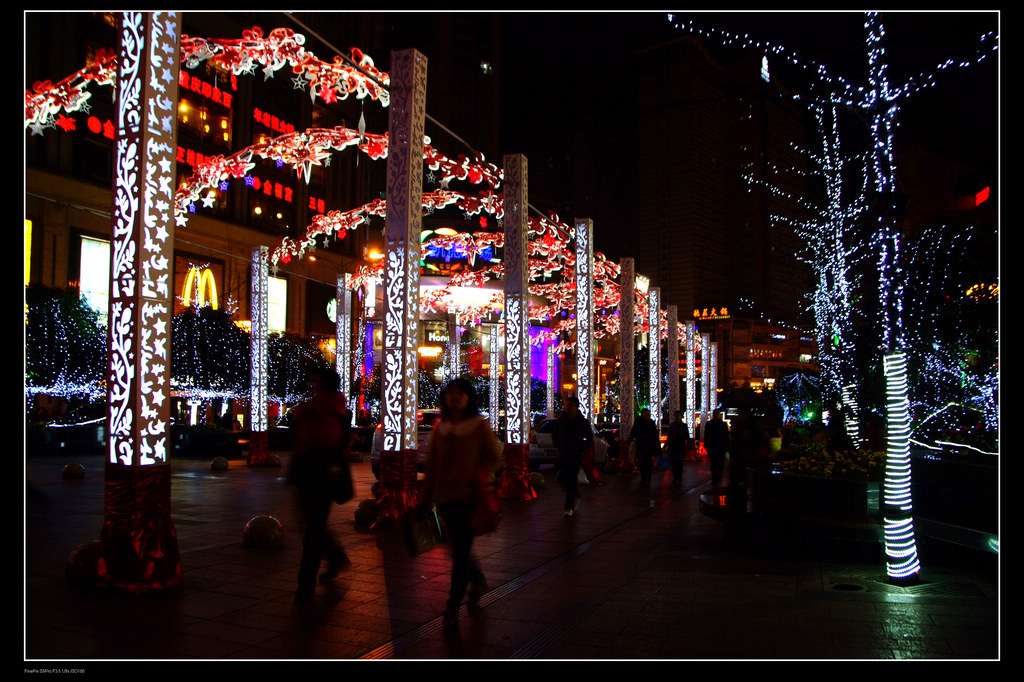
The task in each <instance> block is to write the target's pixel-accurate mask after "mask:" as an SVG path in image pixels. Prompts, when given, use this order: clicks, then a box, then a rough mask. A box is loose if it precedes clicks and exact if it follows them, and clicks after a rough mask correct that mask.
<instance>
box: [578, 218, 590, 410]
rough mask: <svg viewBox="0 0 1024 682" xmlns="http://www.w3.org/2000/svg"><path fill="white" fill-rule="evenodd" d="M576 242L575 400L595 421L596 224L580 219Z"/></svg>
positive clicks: (586, 219)
mask: <svg viewBox="0 0 1024 682" xmlns="http://www.w3.org/2000/svg"><path fill="white" fill-rule="evenodd" d="M574 238H575V242H576V397H577V398H579V401H580V413H581V414H582V415H583V416H584V417H585V418H586V420H587V421H588V422H591V423H593V421H594V224H593V222H592V221H591V220H589V219H588V218H577V219H576V227H575V230H574Z"/></svg>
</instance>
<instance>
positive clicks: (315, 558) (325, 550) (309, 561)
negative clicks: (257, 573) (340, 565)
mask: <svg viewBox="0 0 1024 682" xmlns="http://www.w3.org/2000/svg"><path fill="white" fill-rule="evenodd" d="M332 504H334V501H333V500H332V499H331V497H330V495H328V494H327V492H326V491H320V490H308V489H307V490H302V489H300V490H299V506H300V507H301V508H302V515H303V516H304V517H305V519H306V532H305V534H304V535H303V536H302V559H301V560H300V561H299V585H300V586H303V587H311V586H313V585H316V579H317V574H318V573H319V571H320V562H321V561H323V560H324V559H325V558H326V559H327V560H328V561H329V562H335V563H337V562H340V561H343V560H344V559H345V550H344V549H342V547H341V545H340V544H338V542H337V541H336V540H335V539H334V538H333V537H332V536H331V535H330V534H329V533H328V532H327V518H328V517H329V516H330V514H331V505H332Z"/></svg>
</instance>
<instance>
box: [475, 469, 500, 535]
mask: <svg viewBox="0 0 1024 682" xmlns="http://www.w3.org/2000/svg"><path fill="white" fill-rule="evenodd" d="M504 514H505V511H504V510H503V509H502V507H501V498H499V497H498V492H497V491H496V490H495V489H494V483H493V482H485V483H484V484H483V487H482V488H481V495H480V500H479V501H478V502H477V503H476V507H474V508H473V511H472V513H471V514H470V515H469V530H470V532H472V533H473V535H486V534H487V533H490V532H492V531H495V530H497V529H498V526H500V525H501V519H502V517H503V516H504Z"/></svg>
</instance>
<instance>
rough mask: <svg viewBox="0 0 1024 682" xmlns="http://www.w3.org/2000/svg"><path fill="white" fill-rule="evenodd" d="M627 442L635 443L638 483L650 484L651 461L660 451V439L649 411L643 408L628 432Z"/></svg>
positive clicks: (656, 426)
mask: <svg viewBox="0 0 1024 682" xmlns="http://www.w3.org/2000/svg"><path fill="white" fill-rule="evenodd" d="M629 442H631V443H632V442H635V443H636V465H637V468H638V469H639V470H640V482H641V483H650V482H651V460H652V459H654V458H655V457H657V456H658V453H659V452H660V451H661V437H660V434H659V433H658V425H657V424H655V423H654V420H653V419H651V411H650V409H648V408H646V407H645V408H644V409H643V410H641V411H640V416H639V417H638V418H637V420H636V423H634V424H633V429H632V430H631V431H630V432H629Z"/></svg>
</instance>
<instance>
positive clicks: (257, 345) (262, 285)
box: [248, 246, 270, 465]
mask: <svg viewBox="0 0 1024 682" xmlns="http://www.w3.org/2000/svg"><path fill="white" fill-rule="evenodd" d="M267 257H268V250H267V247H265V246H257V247H256V248H254V249H253V250H252V264H251V273H252V276H251V277H250V282H249V316H250V318H251V319H252V323H251V327H250V330H249V431H250V437H249V462H248V463H249V464H253V465H260V464H264V463H265V462H266V460H267V451H268V449H269V448H268V442H267V440H268V436H267V375H268V372H269V367H268V362H267V323H268V309H269V307H270V301H268V300H267V296H268V287H267Z"/></svg>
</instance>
